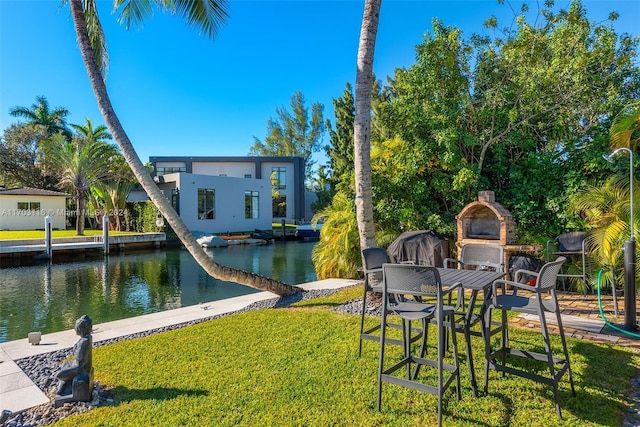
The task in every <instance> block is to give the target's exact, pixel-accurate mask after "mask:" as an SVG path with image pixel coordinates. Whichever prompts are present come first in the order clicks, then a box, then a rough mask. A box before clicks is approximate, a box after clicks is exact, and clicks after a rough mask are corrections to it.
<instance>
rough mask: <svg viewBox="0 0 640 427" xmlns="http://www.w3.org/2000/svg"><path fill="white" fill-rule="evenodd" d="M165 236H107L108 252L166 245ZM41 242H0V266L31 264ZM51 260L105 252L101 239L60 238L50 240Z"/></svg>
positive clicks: (42, 249) (39, 253)
mask: <svg viewBox="0 0 640 427" xmlns="http://www.w3.org/2000/svg"><path fill="white" fill-rule="evenodd" d="M166 241H167V237H166V234H165V233H138V234H117V235H110V236H109V251H114V252H122V251H126V250H136V249H153V248H159V247H161V246H165V245H166ZM45 251H46V246H45V243H44V239H21V240H2V241H0V266H2V267H17V266H20V265H30V264H33V263H34V262H35V261H36V260H37V259H38V258H42V257H43V254H45ZM52 253H53V255H52V258H53V259H55V260H59V259H65V258H69V257H73V258H78V257H85V256H91V255H94V256H95V255H101V254H103V253H104V244H103V242H102V236H80V237H61V238H54V239H52Z"/></svg>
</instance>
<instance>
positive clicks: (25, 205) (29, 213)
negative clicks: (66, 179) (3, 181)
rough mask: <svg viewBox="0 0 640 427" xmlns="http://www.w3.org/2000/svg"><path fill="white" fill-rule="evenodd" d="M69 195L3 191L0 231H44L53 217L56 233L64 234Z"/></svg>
mask: <svg viewBox="0 0 640 427" xmlns="http://www.w3.org/2000/svg"><path fill="white" fill-rule="evenodd" d="M68 197H71V196H69V195H68V194H65V193H60V192H58V191H50V190H40V189H37V188H28V187H22V188H10V189H0V230H37V229H44V219H45V217H46V216H47V215H49V216H51V220H52V226H53V229H59V230H64V229H66V223H67V209H66V200H67V198H68Z"/></svg>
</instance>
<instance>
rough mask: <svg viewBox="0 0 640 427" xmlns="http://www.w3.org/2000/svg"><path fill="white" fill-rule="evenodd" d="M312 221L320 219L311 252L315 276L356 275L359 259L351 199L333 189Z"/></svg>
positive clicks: (323, 277)
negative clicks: (317, 238)
mask: <svg viewBox="0 0 640 427" xmlns="http://www.w3.org/2000/svg"><path fill="white" fill-rule="evenodd" d="M312 222H313V223H318V222H322V228H321V229H320V241H319V242H318V244H317V245H316V246H315V248H313V255H312V260H313V265H314V268H315V271H316V276H317V277H318V279H327V278H331V277H341V278H352V277H357V274H358V266H359V265H361V263H362V259H361V255H360V245H359V244H358V223H357V221H356V213H355V205H354V203H353V201H352V200H351V199H349V198H348V197H347V196H346V195H345V194H344V193H341V192H338V193H336V194H335V196H334V197H333V201H332V203H331V205H330V206H327V207H326V208H325V209H323V210H322V211H320V212H318V213H316V214H315V215H314V217H313V220H312Z"/></svg>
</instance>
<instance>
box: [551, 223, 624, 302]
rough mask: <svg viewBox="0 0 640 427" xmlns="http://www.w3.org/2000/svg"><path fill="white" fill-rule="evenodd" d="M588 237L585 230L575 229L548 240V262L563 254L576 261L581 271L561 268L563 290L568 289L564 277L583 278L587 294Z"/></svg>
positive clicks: (560, 276) (559, 274) (584, 290)
mask: <svg viewBox="0 0 640 427" xmlns="http://www.w3.org/2000/svg"><path fill="white" fill-rule="evenodd" d="M586 237H587V233H586V232H585V231H574V232H571V233H564V234H561V235H559V236H558V237H556V238H555V239H553V240H548V241H547V259H546V260H547V262H548V261H550V260H551V259H552V258H554V257H558V256H562V257H565V258H567V259H569V260H572V261H575V262H576V264H577V266H578V268H579V271H580V273H579V274H578V273H577V272H576V273H564V272H563V270H560V273H558V277H559V278H560V279H561V280H562V290H563V291H564V290H566V284H565V280H564V279H565V278H570V277H575V278H579V279H582V281H583V283H584V288H583V292H584V294H585V295H586V294H587V288H588V287H589V283H588V281H587V265H588V262H589V260H588V258H587V252H586V251H585V247H584V243H585V239H586ZM614 290H615V289H614ZM614 296H615V292H614Z"/></svg>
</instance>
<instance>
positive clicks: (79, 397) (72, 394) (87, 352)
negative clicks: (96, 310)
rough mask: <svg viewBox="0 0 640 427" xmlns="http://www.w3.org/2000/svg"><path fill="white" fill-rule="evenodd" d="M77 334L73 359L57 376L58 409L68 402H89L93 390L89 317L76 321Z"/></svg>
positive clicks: (90, 322) (91, 325)
mask: <svg viewBox="0 0 640 427" xmlns="http://www.w3.org/2000/svg"><path fill="white" fill-rule="evenodd" d="M75 329H76V334H78V335H79V336H80V339H79V340H78V342H76V343H75V345H74V346H73V358H72V359H70V360H67V361H66V362H64V363H62V365H61V366H60V371H59V372H58V373H57V374H56V378H57V379H58V390H57V392H56V397H55V400H54V406H55V407H56V408H57V407H59V406H62V405H63V404H65V403H67V402H78V401H89V400H91V392H92V390H93V366H92V363H91V351H92V346H93V339H92V337H91V332H92V329H93V322H92V321H91V318H90V317H89V316H87V315H84V316H82V317H80V318H79V319H78V320H76V327H75Z"/></svg>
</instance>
